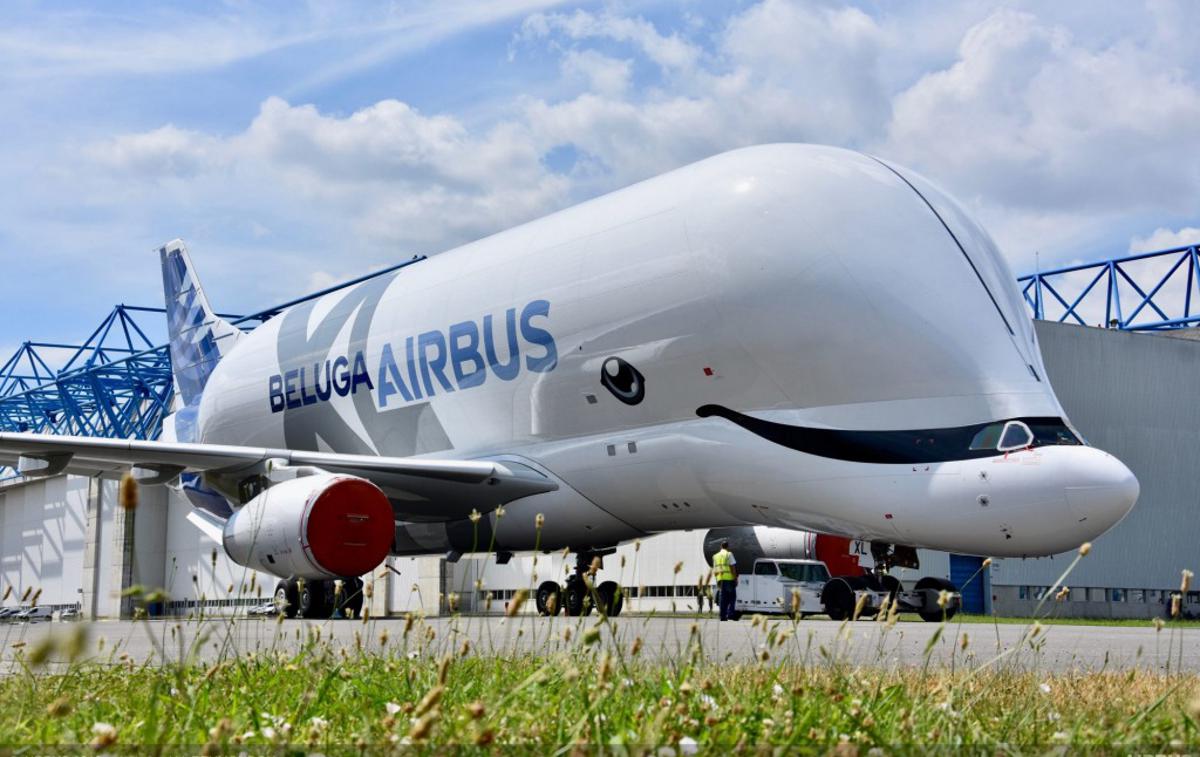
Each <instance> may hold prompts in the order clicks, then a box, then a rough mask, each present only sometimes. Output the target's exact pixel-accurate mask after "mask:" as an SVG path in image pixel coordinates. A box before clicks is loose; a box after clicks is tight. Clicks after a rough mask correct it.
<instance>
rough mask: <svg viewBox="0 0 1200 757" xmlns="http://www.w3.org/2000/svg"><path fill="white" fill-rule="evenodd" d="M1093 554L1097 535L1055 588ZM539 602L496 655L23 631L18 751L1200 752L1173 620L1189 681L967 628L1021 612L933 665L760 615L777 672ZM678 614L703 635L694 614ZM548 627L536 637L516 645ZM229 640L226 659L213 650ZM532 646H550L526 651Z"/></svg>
mask: <svg viewBox="0 0 1200 757" xmlns="http://www.w3.org/2000/svg"><path fill="white" fill-rule="evenodd" d="M1090 549H1091V547H1090V545H1084V546H1083V547H1081V549H1080V552H1079V555H1078V556H1077V557H1076V558H1075V560H1074V561H1073V562H1072V563H1071V564H1070V566H1068V567H1067V570H1066V572H1064V573H1063V576H1062V577H1060V579H1059V581H1058V582H1057V583H1056V585H1055V587H1053V588H1052V589H1051V591H1050V592H1049V593H1048V594H1055V592H1056V591H1058V589H1059V586H1060V585H1061V584H1062V582H1063V580H1064V579H1065V578H1066V576H1067V575H1068V574H1069V573H1070V571H1071V570H1072V569H1073V568H1074V566H1075V565H1076V564H1078V562H1079V560H1080V559H1081V558H1082V557H1083V556H1085V555H1086V554H1087V553H1088V551H1090ZM985 566H986V563H985ZM622 567H623V565H622ZM678 570H679V568H678V566H677V568H676V573H677V574H678ZM1188 579H1190V575H1189V574H1185V577H1184V584H1185V585H1184V587H1183V589H1181V590H1182V591H1186V583H1187V581H1188ZM369 592H370V589H369V588H368V589H367V593H368V594H369ZM1060 593H1061V592H1060ZM525 596H526V595H524V594H523V593H522V594H521V595H520V597H519V598H515V599H514V600H512V602H511V603H510V604H509V607H510V609H511V611H512V612H513V616H512V617H509V618H507V619H505V621H504V624H503V625H502V626H501V627H500V629H501V630H500V631H499V638H495V637H493V636H491V630H492V629H491V626H486V627H485V630H487V632H488V636H487V640H488V642H489V649H488V651H487V653H486V654H481V653H480V650H478V649H476V648H474V647H473V646H472V642H471V641H468V640H465V639H468V638H469V634H467V633H463V632H464V631H469V630H471V628H472V626H471V624H474V623H488V622H489V621H481V620H479V619H478V618H471V617H467V616H457V617H455V618H454V619H452V621H451V622H450V624H449V625H446V624H439V625H438V626H436V627H435V626H434V625H432V624H427V623H425V622H424V621H423V620H422V619H420V618H414V617H409V618H408V619H407V620H406V621H405V622H404V623H403V624H401V625H399V626H398V627H395V626H393V625H392V624H388V625H387V626H380V625H377V624H376V623H374V622H372V621H370V619H369V618H367V617H364V618H363V621H362V623H361V625H360V626H358V630H357V632H356V633H355V635H354V636H355V638H354V644H353V645H352V646H350V648H347V647H346V646H338V645H335V644H334V643H332V642H331V641H330V640H328V639H327V638H322V635H323V632H322V626H320V625H307V626H304V628H305V630H304V631H303V632H302V631H301V626H299V625H295V626H284V625H283V621H282V619H280V620H279V621H278V623H279V625H276V626H275V627H274V629H273V630H272V629H271V626H270V625H269V621H268V622H266V623H264V622H263V621H250V622H252V623H255V624H256V625H255V626H254V629H255V631H256V632H257V638H256V640H255V642H256V643H254V644H253V648H252V649H251V648H244V647H239V646H238V644H239V643H245V638H246V637H245V636H244V635H242V634H239V633H236V631H237V630H238V629H236V628H235V626H236V624H239V623H244V622H246V621H242V620H233V619H227V620H219V621H211V620H210V621H187V623H196V624H197V625H196V626H194V627H192V628H188V629H185V628H184V625H183V623H180V624H169V623H154V624H152V623H149V622H147V623H144V624H139V625H140V626H141V627H140V628H138V631H137V632H140V631H141V630H144V632H145V633H146V634H148V636H149V638H150V639H151V641H152V642H153V647H154V650H155V651H154V653H152V654H151V655H150V656H149V657H148V658H147V659H143V660H135V659H132V658H131V657H129V655H128V654H126V653H124V652H121V651H120V645H115V646H114V645H99V644H96V645H93V644H92V643H91V641H90V639H89V638H88V637H89V633H90V630H91V629H90V627H89V626H88V625H86V624H76V625H74V626H73V627H72V629H71V630H70V631H68V632H67V634H66V635H65V636H46V637H44V639H43V640H40V641H38V642H36V643H35V644H34V645H32V646H27V645H26V642H25V641H24V636H23V635H22V636H21V638H20V639H18V640H17V641H15V642H13V641H12V640H11V637H7V636H6V638H5V640H4V646H7V647H9V648H11V649H12V650H14V652H15V656H14V657H13V660H12V663H11V664H10V665H9V666H8V669H7V670H0V755H3V753H4V752H6V751H11V752H12V753H21V752H24V751H33V750H35V749H36V750H39V751H40V750H47V749H48V750H51V751H54V750H60V751H70V750H77V749H80V748H82V747H83V746H84V745H87V746H90V747H91V748H92V749H96V750H103V751H121V750H124V751H128V752H133V751H142V750H147V749H154V750H155V751H164V750H178V751H186V752H188V753H195V752H200V753H201V754H205V755H212V754H225V753H228V754H239V753H241V752H243V751H245V752H253V751H266V750H270V751H276V752H280V753H283V752H299V751H304V750H314V751H316V750H319V751H322V752H327V753H328V752H332V751H338V752H345V751H349V750H350V749H354V750H356V751H360V752H363V751H372V752H374V751H383V750H389V749H393V748H399V747H401V746H402V745H403V746H405V747H408V746H409V745H415V746H416V747H417V748H418V750H419V751H430V752H434V751H444V749H443V747H446V746H448V745H454V746H459V745H462V746H470V747H474V748H476V749H479V750H480V751H482V750H483V749H485V748H494V747H495V746H509V747H522V748H524V749H528V750H529V751H535V750H536V752H538V753H553V754H565V753H567V752H572V753H574V752H576V751H578V750H579V749H580V748H581V747H591V748H600V749H611V750H612V751H618V752H627V751H633V752H637V753H647V754H649V753H657V749H658V747H660V746H663V745H671V746H673V747H674V749H672V750H671V754H677V753H684V754H688V753H693V752H706V753H721V752H728V751H730V750H733V751H736V752H741V751H751V750H753V751H758V750H759V749H760V748H761V747H767V746H772V747H782V748H788V749H794V750H805V751H821V752H827V751H828V752H832V753H834V754H839V755H856V754H858V753H859V752H869V751H870V750H875V749H881V750H882V751H883V753H893V752H917V751H920V750H923V749H924V748H926V747H930V746H941V747H950V748H954V749H956V750H969V751H974V752H979V753H983V752H987V753H989V754H991V753H997V752H1003V753H1006V754H1008V753H1015V752H1026V751H1036V752H1044V751H1046V750H1048V749H1052V748H1060V747H1075V748H1096V747H1100V748H1103V749H1106V750H1108V749H1114V750H1115V749H1119V750H1122V751H1135V750H1136V751H1142V752H1155V753H1163V752H1176V751H1183V750H1188V749H1191V750H1192V751H1196V750H1197V747H1200V676H1197V675H1195V674H1191V673H1180V672H1178V671H1179V670H1180V665H1179V663H1181V662H1182V654H1183V653H1182V650H1183V644H1184V640H1185V639H1184V635H1183V630H1184V628H1185V625H1184V624H1182V623H1178V622H1175V623H1171V624H1169V625H1167V624H1162V622H1161V621H1159V622H1158V624H1156V626H1157V628H1158V630H1159V632H1160V633H1165V635H1166V640H1167V641H1168V645H1169V646H1168V649H1167V652H1166V655H1165V660H1167V662H1168V665H1167V667H1166V671H1168V672H1159V671H1157V670H1154V671H1152V670H1148V669H1132V670H1128V671H1111V670H1108V671H1099V672H1071V673H1066V674H1057V675H1055V674H1047V673H1044V672H1039V659H1040V654H1041V649H1042V644H1043V643H1044V639H1045V636H1044V635H1043V625H1042V624H1043V623H1050V622H1062V621H1055V620H1053V619H1049V618H1042V619H1041V621H1040V622H1034V623H1029V624H1028V625H1027V627H1026V630H1025V631H1024V632H1023V634H1022V635H1021V637H1020V641H1019V642H1018V643H1017V644H1016V645H1014V646H1012V647H1009V648H1008V649H1006V650H1004V651H1000V652H998V653H983V654H981V655H977V654H976V652H975V650H974V649H973V648H970V647H969V642H968V639H967V634H960V633H959V631H958V629H957V624H958V622H960V621H963V622H966V623H977V622H978V623H999V622H1007V619H999V618H991V617H970V616H960V617H959V618H955V619H954V620H953V621H950V622H943V623H942V624H940V625H939V626H938V627H937V628H936V629H935V631H934V633H933V634H932V636H931V638H930V640H929V642H928V643H927V645H926V647H925V654H924V659H923V664H921V665H915V666H896V665H893V664H890V663H889V662H888V654H889V649H888V646H887V643H886V642H887V640H888V638H889V635H890V634H892V633H903V631H902V629H903V624H900V626H899V628H898V629H897V621H898V616H897V615H896V614H895V613H894V612H892V613H884V614H881V617H879V618H878V619H877V620H875V621H873V622H874V624H875V625H876V626H877V627H878V628H880V629H881V637H880V641H879V642H878V647H877V649H876V652H875V655H874V657H873V659H869V660H860V659H858V658H856V657H854V656H853V655H852V654H851V648H850V644H849V642H850V639H851V636H852V632H853V629H854V623H853V622H850V621H847V622H844V623H842V624H841V626H840V629H839V631H838V633H837V634H836V637H835V638H834V640H833V641H829V640H826V641H825V644H824V645H822V644H819V643H817V642H814V636H813V634H812V633H811V632H810V633H808V634H807V640H805V639H804V638H803V637H804V636H805V634H804V633H803V626H802V625H801V624H800V622H799V621H796V620H792V619H788V618H782V619H767V618H764V617H762V616H755V617H754V618H752V619H749V620H746V621H744V623H746V624H748V625H750V627H751V629H752V630H751V633H752V634H755V635H756V639H755V644H756V646H755V647H754V649H755V654H756V657H755V662H752V663H728V662H725V663H722V662H717V661H714V660H713V659H712V658H711V657H710V656H709V655H708V654H706V651H705V648H706V643H708V641H709V640H706V639H705V637H704V634H703V633H702V632H701V630H700V626H699V624H696V623H691V624H690V631H689V632H688V633H685V634H684V633H681V635H680V637H677V638H676V639H674V640H673V641H672V642H671V645H670V648H666V647H665V646H664V648H662V649H659V650H657V653H656V654H655V655H653V659H648V657H649V655H648V652H650V651H651V650H647V649H643V644H642V639H641V637H638V636H636V634H637V632H638V631H637V628H638V626H637V623H638V621H637V620H636V619H629V620H620V621H614V620H609V619H607V618H603V617H601V618H599V619H598V620H596V619H592V618H579V619H576V620H574V621H568V620H564V621H563V622H557V621H551V620H549V619H542V618H536V617H530V616H520V615H519V614H518V611H519V610H520V607H521V604H522V601H523V600H524V598H525ZM143 599H148V597H145V598H143ZM1044 602H1045V600H1044V601H1043V603H1044ZM1042 607H1043V605H1039V607H1038V610H1039V613H1038V614H1039V615H1041V614H1043V613H1041V612H1040V611H1041V610H1042ZM1045 614H1049V613H1045ZM677 622H678V623H679V624H680V627H681V631H682V630H683V624H685V623H688V621H687V620H686V619H684V618H679V619H678V621H677ZM1024 622H1028V621H1024ZM201 623H203V625H200V624H201ZM1130 624H1131V625H1142V626H1144V625H1146V621H1133V622H1132V623H1130ZM1187 625H1189V626H1190V625H1192V624H1187ZM439 629H440V631H439ZM893 629H896V630H895V631H894V630H893ZM184 630H188V631H190V632H191V633H190V634H189V635H190V637H191V641H189V642H186V643H185V641H184V638H185V634H184V633H183V631H184ZM264 630H265V631H267V633H266V634H265V637H266V638H264V634H263V633H262V631H264ZM293 630H294V632H295V633H296V634H302V633H303V638H300V637H298V641H299V643H298V644H296V645H293V644H280V643H279V642H280V641H281V639H282V638H283V636H284V635H285V634H290V633H292V632H293ZM476 630H478V629H476ZM947 631H949V633H948V634H947V633H946V632H947ZM168 632H169V633H168ZM439 633H440V635H439ZM526 633H528V634H529V637H527V638H528V639H529V640H531V641H532V642H534V643H533V644H532V646H530V645H528V644H526V645H524V646H523V647H522V646H520V645H517V644H515V643H509V642H512V641H513V636H514V634H515V636H516V637H517V638H518V639H519V638H521V636H522V635H523V634H526ZM389 634H391V636H389ZM943 637H945V639H944V640H943ZM481 638H482V637H481ZM238 640H241V641H238ZM101 641H102V640H101ZM946 642H949V643H950V648H951V649H953V650H954V652H953V653H952V655H951V658H950V662H949V664H948V665H947V664H945V663H944V662H943V661H942V660H943V658H942V657H940V656H939V657H938V658H937V660H938V661H937V662H935V656H934V652H935V648H936V647H938V645H939V644H942V645H944V644H946ZM479 643H481V644H482V643H483V641H482V640H481V641H480V642H479ZM667 643H668V642H666V641H663V644H664V645H666V644H667ZM105 646H107V649H104V648H103V647H105ZM98 647H99V652H98V653H97V652H93V651H92V650H95V649H97V648H98ZM210 647H212V648H214V649H216V650H217V653H216V654H215V655H211V656H212V659H204V658H203V657H202V655H201V654H200V653H201V651H205V652H207V651H208V650H209V648H210ZM529 648H533V649H538V650H540V653H539V654H536V655H535V654H530V653H528V652H523V651H519V649H529ZM1173 656H1175V659H1176V660H1177V662H1176V663H1175V664H1173V665H1172V664H1170V661H1171V660H1172V657H1173ZM1169 671H1175V672H1169Z"/></svg>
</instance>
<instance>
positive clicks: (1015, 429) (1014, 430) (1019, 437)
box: [997, 421, 1033, 452]
mask: <svg viewBox="0 0 1200 757" xmlns="http://www.w3.org/2000/svg"><path fill="white" fill-rule="evenodd" d="M1032 444H1033V432H1032V431H1030V430H1029V426H1026V425H1025V424H1024V423H1022V422H1021V421H1009V422H1008V423H1006V424H1005V426H1004V434H1003V436H1001V437H1000V446H999V447H997V449H998V450H1000V451H1001V452H1004V451H1007V450H1014V449H1022V448H1024V447H1028V446H1030V445H1032Z"/></svg>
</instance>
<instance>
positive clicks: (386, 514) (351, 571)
mask: <svg viewBox="0 0 1200 757" xmlns="http://www.w3.org/2000/svg"><path fill="white" fill-rule="evenodd" d="M394 532H395V519H394V518H393V515H392V506H391V504H390V503H389V502H388V499H387V497H386V496H385V495H384V493H383V492H382V491H380V490H379V487H377V486H376V485H375V484H373V483H371V482H370V481H367V480H366V479H363V478H358V477H355V476H339V475H333V474H329V473H320V474H316V475H311V476H301V477H298V478H293V479H290V480H287V481H282V482H280V483H277V484H275V485H273V486H271V487H270V488H268V489H266V490H264V491H263V492H261V493H260V494H259V495H258V496H257V497H255V498H254V499H252V500H250V501H249V502H247V503H246V504H245V505H243V506H242V507H241V509H239V510H238V511H237V512H235V513H234V514H233V516H232V517H230V518H229V520H228V521H226V523H225V529H224V533H223V535H222V537H223V539H222V540H223V542H224V545H225V552H226V554H228V555H229V557H230V558H231V559H232V560H233V561H234V562H236V563H238V564H239V565H245V566H247V567H249V568H253V569H255V570H265V571H266V572H268V573H272V574H274V575H277V576H280V577H282V578H307V579H325V578H339V577H349V576H361V575H363V574H364V573H368V572H370V571H372V570H374V569H375V567H376V566H378V565H379V564H380V563H382V562H383V561H384V559H385V558H386V557H387V555H388V551H389V550H390V549H391V546H392V538H393V534H394Z"/></svg>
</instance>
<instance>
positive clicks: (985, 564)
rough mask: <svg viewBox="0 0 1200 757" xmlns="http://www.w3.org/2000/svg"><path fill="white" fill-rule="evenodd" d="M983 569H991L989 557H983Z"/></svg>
mask: <svg viewBox="0 0 1200 757" xmlns="http://www.w3.org/2000/svg"><path fill="white" fill-rule="evenodd" d="M983 567H985V568H990V567H992V558H990V557H985V558H984V560H983Z"/></svg>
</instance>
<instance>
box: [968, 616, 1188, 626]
mask: <svg viewBox="0 0 1200 757" xmlns="http://www.w3.org/2000/svg"><path fill="white" fill-rule="evenodd" d="M1031 621H1032V618H1009V617H1001V616H994V615H967V614H965V613H960V614H958V615H955V616H954V620H953V621H952V622H954V623H975V624H977V623H982V624H986V625H992V624H993V623H999V624H1001V625H1006V626H1020V625H1029V623H1030V622H1031ZM1038 622H1039V623H1041V624H1042V625H1044V626H1112V627H1116V628H1122V627H1124V628H1146V627H1148V626H1153V625H1154V621H1153V620H1149V619H1146V618H1056V617H1053V616H1043V617H1039V618H1038ZM1164 624H1165V626H1166V627H1167V628H1200V620H1166V621H1164Z"/></svg>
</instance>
